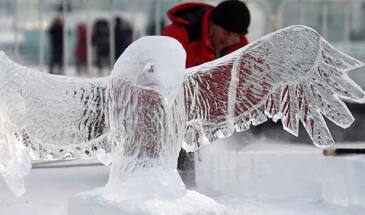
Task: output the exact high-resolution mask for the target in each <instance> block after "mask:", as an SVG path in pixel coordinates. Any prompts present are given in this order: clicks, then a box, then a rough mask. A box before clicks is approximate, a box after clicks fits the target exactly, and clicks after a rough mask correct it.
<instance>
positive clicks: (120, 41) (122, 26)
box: [114, 17, 133, 60]
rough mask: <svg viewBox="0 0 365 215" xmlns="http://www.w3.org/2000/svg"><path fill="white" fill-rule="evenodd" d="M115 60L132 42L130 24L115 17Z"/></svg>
mask: <svg viewBox="0 0 365 215" xmlns="http://www.w3.org/2000/svg"><path fill="white" fill-rule="evenodd" d="M114 34H115V35H114V36H115V37H114V38H115V60H117V59H118V57H119V56H120V55H121V54H122V53H123V52H124V50H125V49H126V48H127V47H128V46H129V44H131V43H132V42H133V30H132V27H131V26H130V24H129V23H128V22H127V21H125V20H123V19H121V18H119V17H117V18H115V30H114Z"/></svg>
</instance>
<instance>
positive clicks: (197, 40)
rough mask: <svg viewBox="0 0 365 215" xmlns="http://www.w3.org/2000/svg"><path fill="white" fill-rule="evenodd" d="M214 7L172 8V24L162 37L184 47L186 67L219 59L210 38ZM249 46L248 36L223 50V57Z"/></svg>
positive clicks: (170, 13) (194, 5)
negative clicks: (171, 38)
mask: <svg viewBox="0 0 365 215" xmlns="http://www.w3.org/2000/svg"><path fill="white" fill-rule="evenodd" d="M213 8H214V7H213V6H211V5H208V4H205V3H185V4H180V5H178V6H176V7H173V8H171V9H170V10H169V11H168V12H167V16H168V17H169V19H170V20H171V21H172V24H170V25H169V26H167V27H166V28H165V29H163V31H162V35H164V36H170V37H173V38H175V39H177V40H178V41H180V43H181V44H182V45H183V47H184V49H185V51H186V54H187V59H186V67H192V66H196V65H199V64H202V63H205V62H208V61H212V60H214V59H216V58H217V55H216V50H215V49H214V48H213V46H212V44H211V41H210V38H209V22H210V15H211V13H212V11H213ZM247 44H248V40H247V38H246V36H244V35H243V36H241V42H240V43H239V44H237V45H234V46H232V47H229V48H227V49H225V50H223V55H226V54H228V53H231V52H233V51H235V50H237V49H239V48H241V47H242V46H245V45H247Z"/></svg>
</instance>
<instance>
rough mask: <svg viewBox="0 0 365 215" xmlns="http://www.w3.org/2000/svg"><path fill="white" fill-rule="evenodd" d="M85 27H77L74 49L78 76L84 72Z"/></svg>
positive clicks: (85, 56) (81, 25) (85, 54)
mask: <svg viewBox="0 0 365 215" xmlns="http://www.w3.org/2000/svg"><path fill="white" fill-rule="evenodd" d="M86 40H87V39H86V26H85V25H83V24H80V25H79V26H78V27H77V41H76V48H75V58H76V70H77V73H78V74H80V73H81V71H82V70H85V71H86V58H87V42H86Z"/></svg>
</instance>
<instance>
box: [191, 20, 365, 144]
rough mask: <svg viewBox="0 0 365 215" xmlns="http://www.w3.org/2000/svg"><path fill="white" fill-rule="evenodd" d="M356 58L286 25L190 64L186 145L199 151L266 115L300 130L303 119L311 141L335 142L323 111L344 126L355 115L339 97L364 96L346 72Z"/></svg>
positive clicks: (295, 131) (313, 34) (357, 98)
mask: <svg viewBox="0 0 365 215" xmlns="http://www.w3.org/2000/svg"><path fill="white" fill-rule="evenodd" d="M362 65H363V64H362V63H361V62H359V61H358V60H356V59H354V58H352V57H350V56H347V55H346V54H343V53H341V52H339V51H338V50H336V49H334V48H333V47H332V46H331V45H330V44H329V43H328V42H326V41H325V40H324V39H323V38H322V37H321V36H320V35H319V34H318V33H317V32H316V31H314V30H313V29H311V28H308V27H306V26H290V27H287V28H284V29H282V30H279V31H277V32H274V33H271V34H269V35H267V36H265V37H263V38H261V39H259V40H257V41H255V42H253V43H252V44H251V45H249V46H247V47H244V48H241V49H239V50H237V51H236V52H234V53H232V54H230V55H227V56H225V57H223V58H220V59H217V60H215V61H212V62H209V63H206V64H202V65H200V66H197V67H193V68H190V69H188V74H187V76H186V80H185V83H184V89H185V100H186V101H185V106H186V111H187V114H188V118H189V123H188V127H187V133H186V138H185V145H184V147H185V148H187V149H188V150H195V149H198V148H199V147H200V146H202V145H204V144H207V143H210V142H212V141H214V140H215V139H217V138H222V137H227V136H230V135H231V134H232V133H233V132H234V131H244V130H247V129H249V128H250V125H251V124H253V125H257V124H260V123H262V122H265V121H266V120H267V118H272V119H273V120H274V121H277V120H278V119H281V120H282V124H283V128H284V129H285V130H286V131H288V132H290V133H291V134H294V135H297V134H298V127H299V126H298V125H299V121H301V122H302V124H303V125H304V127H305V129H306V130H307V132H308V134H309V136H310V137H311V139H312V141H313V143H314V144H315V145H317V146H319V147H327V146H330V145H331V144H333V139H332V137H331V134H330V132H329V130H328V128H327V125H326V122H325V120H324V118H323V116H322V115H325V116H326V117H327V118H328V119H330V120H331V121H333V122H334V123H336V124H337V125H339V126H341V127H343V128H346V127H348V126H350V124H351V123H352V122H353V121H354V118H353V116H352V115H351V113H350V112H349V110H348V109H347V107H346V105H345V104H344V103H343V102H342V101H341V100H340V99H339V98H345V99H348V100H352V101H357V102H363V101H364V92H363V90H362V89H361V88H360V87H359V86H357V85H356V84H355V83H354V82H353V81H352V80H351V79H350V78H349V77H348V76H347V74H346V72H347V71H350V70H353V69H355V68H358V67H361V66H362Z"/></svg>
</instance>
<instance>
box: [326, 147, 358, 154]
mask: <svg viewBox="0 0 365 215" xmlns="http://www.w3.org/2000/svg"><path fill="white" fill-rule="evenodd" d="M322 153H323V155H324V156H345V155H358V154H365V148H328V149H323V151H322Z"/></svg>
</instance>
